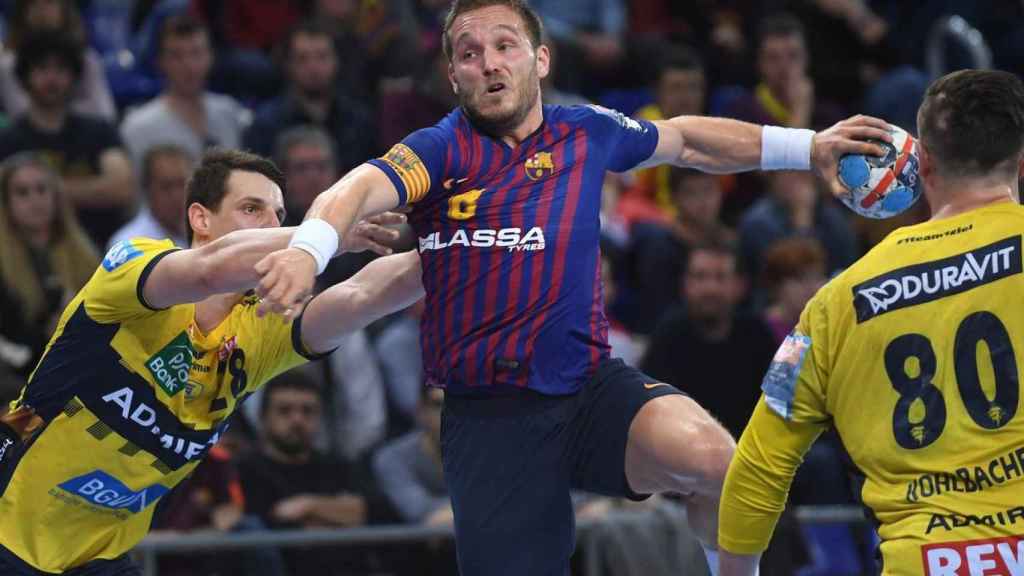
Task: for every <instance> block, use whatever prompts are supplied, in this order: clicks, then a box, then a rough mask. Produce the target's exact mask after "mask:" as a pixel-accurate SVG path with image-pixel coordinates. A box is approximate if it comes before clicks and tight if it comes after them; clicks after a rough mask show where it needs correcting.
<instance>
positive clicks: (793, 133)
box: [761, 126, 814, 170]
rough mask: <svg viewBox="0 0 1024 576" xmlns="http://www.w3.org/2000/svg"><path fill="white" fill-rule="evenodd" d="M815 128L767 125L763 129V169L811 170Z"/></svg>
mask: <svg viewBox="0 0 1024 576" xmlns="http://www.w3.org/2000/svg"><path fill="white" fill-rule="evenodd" d="M813 138H814V130H806V129H804V128H783V127H782V126H765V127H763V128H762V129H761V170H810V169H811V141H812V140H813Z"/></svg>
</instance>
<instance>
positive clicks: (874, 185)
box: [839, 126, 921, 219]
mask: <svg viewBox="0 0 1024 576" xmlns="http://www.w3.org/2000/svg"><path fill="white" fill-rule="evenodd" d="M890 133H891V134H892V143H891V144H890V143H888V142H879V141H873V142H874V143H876V144H878V145H880V146H882V148H884V149H885V156H872V155H866V154H847V155H846V156H843V157H842V158H840V159H839V182H840V183H841V184H842V185H843V186H844V187H845V188H846V190H847V193H846V194H843V195H842V196H840V199H841V200H842V201H843V204H846V205H847V206H848V207H849V208H850V209H851V210H853V211H854V212H856V213H857V214H860V215H861V216H866V217H868V218H877V219H881V218H891V217H893V216H895V215H897V214H899V213H901V212H904V211H905V210H907V209H908V208H910V207H911V206H913V205H914V203H915V202H917V199H918V198H920V197H921V179H920V177H919V176H918V173H917V170H918V158H917V153H918V152H917V140H915V139H914V137H913V136H911V135H910V134H908V133H907V132H906V131H905V130H903V129H902V128H900V127H898V126H892V127H891V128H890Z"/></svg>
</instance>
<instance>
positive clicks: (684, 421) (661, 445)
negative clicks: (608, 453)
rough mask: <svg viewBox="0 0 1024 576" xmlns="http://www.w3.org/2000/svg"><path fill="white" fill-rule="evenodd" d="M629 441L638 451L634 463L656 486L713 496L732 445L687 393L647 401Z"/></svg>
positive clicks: (734, 446) (635, 450) (661, 488)
mask: <svg viewBox="0 0 1024 576" xmlns="http://www.w3.org/2000/svg"><path fill="white" fill-rule="evenodd" d="M630 444H631V446H633V448H632V450H634V452H635V453H637V454H640V455H641V456H640V457H637V458H636V460H637V461H638V462H637V467H638V468H641V469H643V470H645V471H646V472H647V474H644V476H646V477H648V478H651V479H652V480H653V481H654V482H653V483H654V484H656V485H657V486H658V489H659V490H661V491H675V492H681V493H694V492H697V493H701V494H707V495H714V496H717V495H718V494H719V493H720V492H721V489H722V484H723V483H724V481H725V474H726V472H727V471H728V468H729V462H730V461H731V460H732V455H733V451H734V450H735V448H736V443H735V441H734V440H733V438H732V436H730V435H729V433H728V432H727V431H726V430H725V429H724V428H722V426H721V425H720V424H719V423H718V422H717V421H715V419H714V418H712V417H711V416H710V415H709V414H708V413H707V412H706V411H704V410H703V409H702V408H701V407H700V406H699V405H698V404H697V403H696V402H694V401H693V400H692V399H690V398H688V397H686V396H663V397H660V398H656V399H654V400H651V401H650V402H648V403H647V404H646V405H645V406H644V408H643V409H642V410H641V411H640V413H639V414H638V415H637V419H636V421H635V422H634V426H633V428H632V430H631V433H630ZM638 476H639V474H638Z"/></svg>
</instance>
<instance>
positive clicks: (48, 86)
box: [0, 32, 135, 246]
mask: <svg viewBox="0 0 1024 576" xmlns="http://www.w3.org/2000/svg"><path fill="white" fill-rule="evenodd" d="M81 71H82V58H81V51H80V49H79V47H78V46H77V45H76V44H75V43H74V41H73V40H71V39H70V38H67V37H64V36H59V35H54V34H51V33H43V32H39V33H33V34H31V35H29V36H27V37H25V38H24V39H22V41H21V50H19V52H18V59H17V62H16V66H15V72H16V74H17V77H18V81H19V82H21V85H22V87H23V88H24V89H25V91H26V92H27V93H28V95H29V107H28V109H27V110H26V111H25V113H24V114H22V115H21V116H19V117H18V118H16V119H15V121H14V123H12V124H11V125H10V126H8V127H7V128H6V129H5V130H3V131H2V132H0V159H3V158H7V157H8V156H10V155H12V154H14V153H16V152H22V151H26V150H36V151H39V152H41V153H42V154H43V155H44V156H45V157H46V159H47V160H48V161H49V162H50V163H51V165H52V166H53V167H54V168H55V169H56V170H57V172H58V173H60V175H61V177H62V179H63V186H62V191H63V192H64V193H65V194H67V196H68V199H69V200H70V201H71V203H72V205H74V206H75V208H76V210H77V215H78V219H79V222H81V224H82V226H83V227H84V228H85V230H86V232H87V233H88V234H89V236H90V238H92V240H93V242H94V243H95V245H97V246H104V245H106V242H107V239H108V238H109V237H110V235H111V234H113V233H114V231H115V230H117V228H118V227H120V226H121V224H123V223H124V222H125V220H126V219H127V218H126V215H127V214H128V211H129V210H130V209H131V208H132V207H133V206H134V204H135V191H134V183H133V178H132V170H131V164H130V163H129V161H128V158H127V156H125V154H124V151H123V150H122V148H121V139H120V138H119V137H118V135H117V130H116V129H115V128H114V126H112V125H110V124H109V123H107V122H106V121H104V120H101V119H99V118H95V117H89V116H83V115H80V114H78V113H76V112H73V111H71V110H69V108H68V103H69V101H70V98H71V90H72V87H73V86H74V82H75V79H76V78H78V77H80V75H81Z"/></svg>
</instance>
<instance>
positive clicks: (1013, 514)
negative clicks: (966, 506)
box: [924, 506, 1024, 535]
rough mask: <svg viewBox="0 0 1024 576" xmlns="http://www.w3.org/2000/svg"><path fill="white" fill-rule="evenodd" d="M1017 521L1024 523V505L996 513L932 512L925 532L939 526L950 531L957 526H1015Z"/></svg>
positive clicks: (928, 532)
mask: <svg viewBox="0 0 1024 576" xmlns="http://www.w3.org/2000/svg"><path fill="white" fill-rule="evenodd" d="M1017 522H1022V523H1024V506H1017V507H1015V508H1008V509H1006V510H1000V511H998V512H996V513H995V514H957V513H955V512H954V513H953V514H932V519H931V520H929V521H928V528H927V529H926V530H925V532H924V533H925V535H928V534H931V533H932V531H933V530H938V529H939V528H942V529H943V530H945V531H946V532H950V531H952V530H956V529H957V528H968V527H970V526H979V527H985V528H995V527H997V526H999V527H1003V526H1015V525H1016V524H1017Z"/></svg>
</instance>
